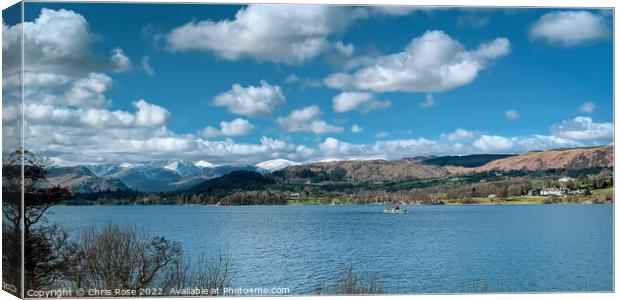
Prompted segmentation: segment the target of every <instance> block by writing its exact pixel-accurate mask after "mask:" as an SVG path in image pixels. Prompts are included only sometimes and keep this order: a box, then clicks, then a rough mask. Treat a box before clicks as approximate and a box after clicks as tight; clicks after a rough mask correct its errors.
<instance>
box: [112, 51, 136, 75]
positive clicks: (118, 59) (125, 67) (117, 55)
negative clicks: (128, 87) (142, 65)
mask: <svg viewBox="0 0 620 300" xmlns="http://www.w3.org/2000/svg"><path fill="white" fill-rule="evenodd" d="M110 63H111V65H112V71H113V72H116V73H120V72H126V71H129V70H131V60H130V59H129V57H127V55H125V51H123V49H121V48H114V50H112V56H111V57H110Z"/></svg>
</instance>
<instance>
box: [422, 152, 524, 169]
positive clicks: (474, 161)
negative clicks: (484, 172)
mask: <svg viewBox="0 0 620 300" xmlns="http://www.w3.org/2000/svg"><path fill="white" fill-rule="evenodd" d="M511 156H516V154H473V155H463V156H440V157H433V158H429V159H425V160H422V162H424V163H425V164H429V165H437V166H457V167H466V168H474V167H480V166H483V165H485V164H487V163H489V162H492V161H494V160H498V159H502V158H507V157H511Z"/></svg>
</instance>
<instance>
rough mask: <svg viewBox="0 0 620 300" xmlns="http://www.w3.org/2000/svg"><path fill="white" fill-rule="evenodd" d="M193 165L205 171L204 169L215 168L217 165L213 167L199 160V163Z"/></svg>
mask: <svg viewBox="0 0 620 300" xmlns="http://www.w3.org/2000/svg"><path fill="white" fill-rule="evenodd" d="M194 165H195V166H196V167H199V168H201V169H206V168H215V167H217V165H214V164H212V163H210V162H208V161H204V160H199V161H197V162H195V163H194Z"/></svg>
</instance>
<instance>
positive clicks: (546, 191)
mask: <svg viewBox="0 0 620 300" xmlns="http://www.w3.org/2000/svg"><path fill="white" fill-rule="evenodd" d="M565 192H566V190H565V189H561V188H555V187H552V188H543V189H541V190H540V195H541V196H562V195H564V193H565Z"/></svg>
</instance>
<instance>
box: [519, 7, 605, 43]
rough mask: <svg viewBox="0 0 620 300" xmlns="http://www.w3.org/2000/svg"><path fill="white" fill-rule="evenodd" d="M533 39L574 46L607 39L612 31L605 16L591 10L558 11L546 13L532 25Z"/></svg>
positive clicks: (531, 36) (531, 34)
mask: <svg viewBox="0 0 620 300" xmlns="http://www.w3.org/2000/svg"><path fill="white" fill-rule="evenodd" d="M529 35H530V38H531V39H535V40H544V41H546V42H547V43H549V44H552V45H560V46H564V47H574V46H580V45H584V44H591V43H594V42H598V41H602V40H605V39H607V38H608V37H609V35H610V32H609V28H608V24H607V21H606V20H605V17H604V16H603V15H601V14H593V13H591V12H589V11H585V10H579V11H556V12H550V13H547V14H544V15H543V16H542V17H540V19H538V20H537V21H536V22H534V24H532V26H531V27H530V31H529Z"/></svg>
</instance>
